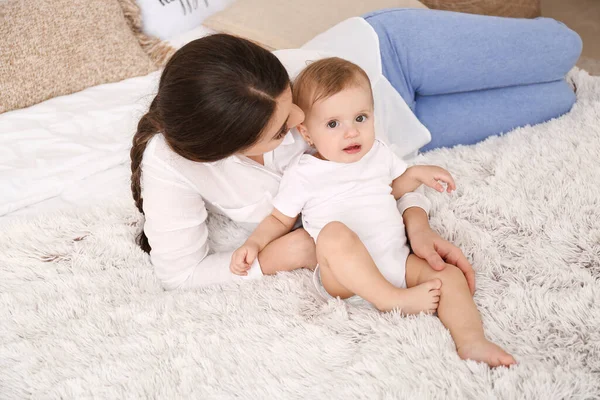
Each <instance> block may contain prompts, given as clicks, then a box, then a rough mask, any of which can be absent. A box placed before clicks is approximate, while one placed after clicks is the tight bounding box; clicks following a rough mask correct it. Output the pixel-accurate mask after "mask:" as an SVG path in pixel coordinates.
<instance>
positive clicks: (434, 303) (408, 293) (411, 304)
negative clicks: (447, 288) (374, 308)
mask: <svg viewBox="0 0 600 400" xmlns="http://www.w3.org/2000/svg"><path fill="white" fill-rule="evenodd" d="M441 287H442V281H441V280H439V279H432V280H430V281H427V282H423V283H421V284H420V285H417V286H414V287H411V288H409V289H399V290H398V297H396V298H394V299H393V301H391V302H390V304H389V307H390V308H389V309H386V308H387V307H384V309H382V308H379V307H378V308H379V309H380V310H381V311H391V310H392V309H394V308H398V309H400V311H401V312H402V313H403V314H418V313H420V312H425V313H434V312H435V311H436V310H437V308H438V304H439V302H440V294H441V290H440V288H441Z"/></svg>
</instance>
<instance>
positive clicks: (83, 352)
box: [0, 71, 600, 399]
mask: <svg viewBox="0 0 600 400" xmlns="http://www.w3.org/2000/svg"><path fill="white" fill-rule="evenodd" d="M571 78H572V80H573V82H574V83H575V85H576V86H577V93H578V98H579V99H578V102H577V104H576V105H575V107H574V108H573V110H572V111H571V112H570V113H569V114H568V115H565V116H563V117H561V118H559V119H556V120H553V121H550V122H548V123H545V124H542V125H538V126H534V127H525V128H522V129H517V130H515V131H513V132H511V133H509V134H507V135H504V136H502V137H493V138H490V139H488V140H486V141H485V142H483V143H480V144H478V145H475V146H469V147H457V148H454V149H442V150H437V151H433V152H430V153H427V154H425V155H423V156H420V157H419V159H418V162H419V163H434V164H439V165H442V166H444V167H446V168H448V169H449V170H450V171H451V172H452V173H453V174H454V176H455V177H456V178H457V184H458V191H457V192H456V193H455V194H454V195H452V196H447V195H440V194H437V193H433V192H432V191H431V192H428V196H429V197H430V198H431V200H432V202H433V204H434V207H433V212H432V216H431V224H432V225H433V227H434V228H435V229H437V230H438V231H439V232H441V234H442V235H443V236H444V237H446V238H448V239H450V240H452V241H454V242H455V243H456V244H457V245H459V246H460V247H461V248H462V249H464V251H465V253H466V254H467V256H468V257H469V259H470V260H471V261H472V262H473V264H474V267H475V269H476V271H477V284H478V291H477V293H476V295H475V300H476V302H477V305H478V306H479V309H480V311H481V313H482V316H483V320H484V325H485V329H486V332H487V335H488V336H489V338H491V339H493V340H494V341H496V342H498V343H499V344H501V345H502V346H503V347H505V348H506V349H507V350H509V351H510V352H511V353H512V354H514V355H515V357H516V358H517V360H518V362H519V364H518V365H517V366H514V367H511V368H510V369H507V368H498V369H490V368H488V367H487V365H483V364H477V363H475V362H472V361H468V362H465V361H461V360H460V359H459V357H458V356H457V354H456V351H455V349H454V345H453V342H452V340H451V338H450V335H449V334H448V332H447V331H446V330H445V329H444V327H443V325H442V324H441V323H440V322H439V320H438V319H437V318H435V317H433V316H417V317H411V318H404V317H401V316H400V315H398V314H397V313H390V314H381V313H379V312H377V311H375V310H374V309H373V308H371V307H369V306H368V305H366V304H364V303H360V302H358V303H352V304H349V303H346V302H342V301H338V300H334V301H330V302H329V303H324V302H323V301H322V300H320V299H319V298H318V297H317V296H316V294H315V293H314V290H313V289H312V285H311V283H310V277H309V276H310V275H309V273H308V271H299V272H295V273H286V274H280V275H278V276H275V277H267V278H265V279H264V280H262V281H258V282H251V283H248V284H244V285H241V286H237V285H231V286H226V287H213V288H208V289H202V290H195V291H187V292H172V293H167V292H164V291H163V290H162V289H161V288H160V286H159V285H158V284H157V281H156V280H155V278H154V276H153V271H152V267H151V265H150V263H149V261H148V257H147V256H146V255H145V254H144V253H143V252H142V251H141V250H139V249H138V248H137V247H136V246H135V244H134V243H133V237H134V234H135V232H136V231H137V230H138V229H139V223H140V217H139V216H138V214H137V213H136V212H134V209H133V207H132V206H131V204H130V202H126V203H119V204H115V205H107V206H106V207H102V208H95V209H87V210H77V211H69V212H63V213H61V214H48V215H44V216H38V217H35V218H33V219H23V220H19V221H15V222H13V223H12V224H10V225H8V226H6V227H4V228H3V231H2V232H1V233H0V276H1V278H0V398H6V399H8V398H10V399H16V398H30V397H34V398H40V397H43V398H59V397H62V398H84V397H92V396H95V397H99V398H140V397H143V398H147V397H156V398H182V397H191V398H232V397H235V396H239V397H240V398H254V399H265V398H276V399H293V398H299V399H300V398H309V399H312V398H327V399H334V398H336V399H337V398H339V399H347V398H398V397H400V398H436V399H441V398H450V399H458V398H473V399H483V398H548V399H549V398H597V397H598V396H600V306H599V303H598V298H600V281H599V278H600V204H599V199H600V189H599V188H600V161H599V160H600V78H592V77H590V76H589V75H588V74H587V73H585V72H584V71H574V72H573V73H572V74H571ZM211 227H212V232H213V237H212V239H213V242H214V244H215V246H216V247H221V248H222V247H231V246H233V245H234V244H236V243H237V242H238V241H239V240H240V239H241V237H242V235H243V232H241V231H240V230H239V229H237V228H236V227H235V226H234V225H231V224H230V223H228V222H227V221H224V220H222V219H216V218H213V219H212V221H211Z"/></svg>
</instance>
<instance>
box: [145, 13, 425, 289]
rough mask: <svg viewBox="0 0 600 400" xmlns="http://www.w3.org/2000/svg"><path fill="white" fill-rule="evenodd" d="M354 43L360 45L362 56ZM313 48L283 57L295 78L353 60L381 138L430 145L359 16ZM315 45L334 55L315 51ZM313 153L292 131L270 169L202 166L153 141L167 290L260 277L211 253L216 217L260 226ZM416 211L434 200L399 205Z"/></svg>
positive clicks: (155, 212) (228, 162)
mask: <svg viewBox="0 0 600 400" xmlns="http://www.w3.org/2000/svg"><path fill="white" fill-rule="evenodd" d="M361 21H362V22H361ZM365 25H366V27H365ZM344 35H346V36H345V37H344ZM348 35H349V36H348ZM352 43H354V44H355V45H357V44H358V46H356V47H354V50H353V46H352ZM306 46H307V49H299V50H298V49H295V50H281V51H277V52H275V54H276V55H277V57H278V58H279V59H280V60H281V61H282V63H283V64H284V65H285V66H286V68H287V69H288V72H289V73H290V76H291V77H292V78H294V77H295V76H296V75H297V74H298V73H299V71H300V70H302V68H304V66H305V65H306V64H307V62H310V61H311V60H317V59H319V58H323V57H328V56H332V55H335V56H340V57H343V58H346V59H349V60H350V61H353V62H355V63H356V64H358V65H360V66H361V67H362V68H363V69H365V71H366V72H367V74H368V75H369V78H370V79H371V84H372V86H373V94H374V98H375V119H376V134H377V137H378V138H379V139H380V140H383V141H384V142H386V143H387V144H388V145H389V146H390V148H391V149H392V150H393V151H395V152H396V154H397V155H399V156H400V157H405V158H406V157H408V156H410V155H413V154H415V153H416V151H417V150H418V149H419V148H420V147H421V146H423V145H424V144H426V143H427V142H428V141H429V139H430V136H429V132H428V131H427V129H426V128H425V127H423V125H422V124H421V123H420V122H419V121H418V120H417V118H416V117H415V116H414V114H413V113H412V112H411V111H410V109H409V108H408V106H407V105H406V103H405V102H404V101H403V100H402V98H401V97H400V95H399V94H398V93H397V92H396V91H395V90H394V89H393V87H392V86H391V85H390V84H389V82H388V81H387V80H386V79H385V77H383V75H382V74H381V63H380V61H377V60H379V52H378V48H379V47H378V46H379V43H378V41H377V35H376V33H375V32H374V31H373V30H372V28H371V27H370V25H368V23H367V22H366V21H364V20H363V19H362V18H357V19H355V18H351V19H350V20H347V21H344V22H342V23H341V24H339V25H338V26H336V27H334V28H332V29H331V30H329V31H327V32H325V33H323V34H321V35H319V36H318V37H317V38H315V40H313V41H311V42H309V43H307V45H306ZM315 46H318V47H319V48H321V49H324V50H325V51H326V52H323V51H316V50H313V49H314V48H315ZM373 50H375V52H373ZM306 149H307V145H306V143H305V142H304V140H303V139H302V138H301V137H300V135H299V134H298V132H297V131H296V130H295V129H292V130H291V131H290V132H288V134H287V135H286V136H285V138H284V140H283V142H282V143H281V145H280V146H279V147H277V148H276V149H275V150H273V151H272V152H269V153H266V154H265V155H264V166H263V165H260V164H258V163H256V162H254V161H252V160H250V159H248V158H246V157H243V156H231V157H228V158H226V159H224V160H221V161H217V162H210V163H199V162H194V161H190V160H187V159H185V158H183V157H181V156H179V155H178V154H176V153H175V152H174V151H173V150H171V148H170V147H169V146H168V144H167V143H166V141H165V138H164V136H162V135H161V134H157V135H156V136H155V137H154V138H152V139H151V140H150V142H149V143H148V146H147V147H146V150H145V152H144V156H143V160H142V165H141V168H142V197H143V200H144V203H143V208H144V213H145V216H146V221H145V224H144V231H145V233H146V235H147V236H148V239H149V242H150V245H151V247H152V251H151V253H150V256H151V260H152V264H153V265H154V267H155V271H156V275H157V278H158V279H159V280H160V281H161V282H162V284H163V286H164V287H165V288H166V289H175V288H179V287H198V286H207V285H211V284H217V283H225V282H229V281H233V280H243V279H254V278H257V277H260V276H261V275H262V272H261V270H260V265H259V263H258V262H255V263H254V264H253V266H252V268H251V269H250V271H249V274H248V276H247V277H240V276H237V275H234V274H232V273H231V272H230V271H229V263H230V260H231V254H232V252H233V250H232V251H229V252H219V253H212V254H211V253H210V249H209V246H208V227H207V224H206V218H207V216H208V211H211V212H215V213H218V214H222V215H225V216H227V217H229V218H231V219H232V220H233V221H236V222H238V223H241V224H246V225H247V226H248V227H250V228H253V227H255V226H256V225H258V223H260V221H262V219H263V218H264V217H266V216H267V215H269V213H270V212H271V211H272V209H273V205H272V199H273V198H274V197H275V195H276V194H277V191H278V188H279V182H280V180H281V176H282V175H283V172H284V170H285V169H286V168H287V166H288V165H289V164H290V163H291V162H292V160H293V159H294V158H295V157H297V156H298V155H300V154H302V153H303V152H304V151H306ZM413 206H417V207H421V208H423V209H425V211H428V210H429V201H428V200H427V198H425V196H423V195H422V194H421V193H417V192H414V193H408V194H407V195H405V196H404V197H402V198H401V199H400V200H399V201H398V208H399V211H400V212H401V213H402V212H404V210H405V209H406V208H409V207H413Z"/></svg>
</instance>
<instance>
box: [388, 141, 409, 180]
mask: <svg viewBox="0 0 600 400" xmlns="http://www.w3.org/2000/svg"><path fill="white" fill-rule="evenodd" d="M385 149H386V152H387V153H388V156H389V165H390V180H392V181H393V180H394V179H396V178H397V177H399V176H400V175H402V174H403V173H404V172H406V169H407V168H408V166H407V165H406V162H405V161H404V160H402V159H401V158H400V157H398V156H397V155H396V153H394V152H393V151H392V150H390V149H389V148H388V147H387V146H386V147H385Z"/></svg>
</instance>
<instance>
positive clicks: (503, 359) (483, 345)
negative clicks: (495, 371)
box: [456, 338, 517, 367]
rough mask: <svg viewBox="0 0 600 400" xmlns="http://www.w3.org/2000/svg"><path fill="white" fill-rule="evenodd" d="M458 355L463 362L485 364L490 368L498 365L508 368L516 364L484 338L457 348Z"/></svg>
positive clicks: (511, 357)
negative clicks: (469, 361) (470, 361)
mask: <svg viewBox="0 0 600 400" xmlns="http://www.w3.org/2000/svg"><path fill="white" fill-rule="evenodd" d="M456 350H457V351H458V355H459V356H460V358H462V359H463V360H474V361H481V362H484V363H487V364H488V365H489V366H490V367H498V366H500V365H504V366H507V367H508V366H509V365H512V364H516V363H517V362H516V361H515V359H514V358H513V356H511V355H510V354H508V353H507V352H506V351H504V350H502V348H500V346H498V345H496V344H494V343H492V342H490V341H489V340H487V339H486V338H481V339H480V340H476V341H473V342H469V343H467V344H464V345H462V346H459V347H457V349H456Z"/></svg>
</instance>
